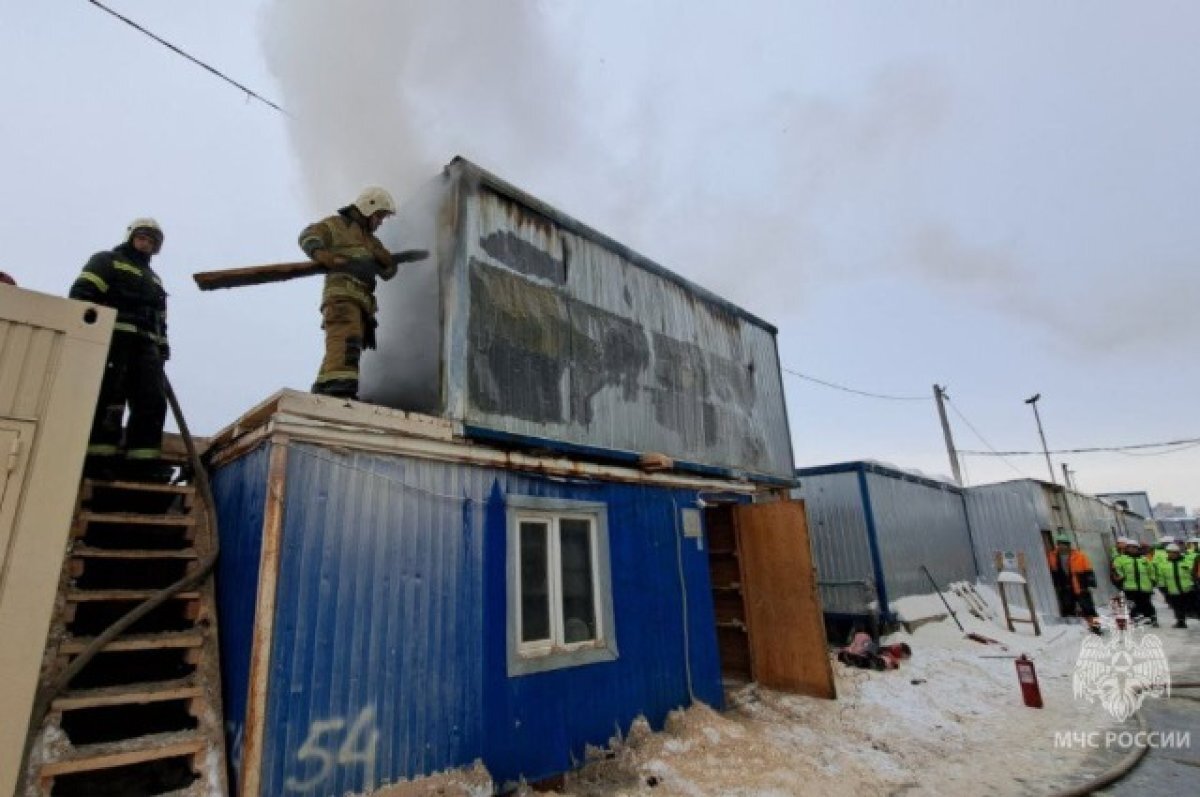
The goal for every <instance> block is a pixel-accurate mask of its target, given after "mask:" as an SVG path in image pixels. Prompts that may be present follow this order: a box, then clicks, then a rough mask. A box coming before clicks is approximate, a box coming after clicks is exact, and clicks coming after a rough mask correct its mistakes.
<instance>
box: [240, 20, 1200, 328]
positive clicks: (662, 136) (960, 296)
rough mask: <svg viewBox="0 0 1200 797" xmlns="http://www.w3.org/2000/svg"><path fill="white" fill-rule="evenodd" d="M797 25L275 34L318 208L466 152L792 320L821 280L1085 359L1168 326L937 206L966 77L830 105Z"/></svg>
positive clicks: (738, 298) (648, 23) (742, 300)
mask: <svg viewBox="0 0 1200 797" xmlns="http://www.w3.org/2000/svg"><path fill="white" fill-rule="evenodd" d="M797 18H799V19H800V21H801V23H803V15H802V14H800V13H797V12H795V11H794V9H793V8H792V6H791V4H790V3H787V2H785V0H755V1H754V2H748V3H743V4H738V5H737V6H736V7H734V6H733V5H731V4H724V3H711V4H706V3H695V2H691V1H690V0H689V1H688V2H682V0H661V2H656V3H644V2H634V1H633V0H607V2H605V3H599V4H582V3H567V2H561V1H560V2H553V1H552V0H541V1H540V2H539V1H538V0H505V1H504V2H495V1H494V0H438V2H428V1H427V0H344V2H338V3H332V2H329V1H328V0H275V1H274V2H273V3H272V4H271V5H269V6H268V8H267V10H266V12H265V13H264V17H263V20H262V37H263V40H264V46H265V49H266V52H267V55H268V59H269V62H270V64H271V68H272V70H273V72H274V73H275V75H276V77H277V78H278V80H279V82H280V85H281V88H282V92H283V104H284V105H285V107H286V108H287V109H288V112H289V114H290V115H291V121H290V128H291V135H292V139H293V142H294V146H295V150H296V154H297V156H298V158H299V159H300V161H301V162H302V167H303V174H304V177H305V180H306V190H307V192H308V194H309V198H310V200H311V203H312V208H313V210H314V212H327V211H328V210H330V209H332V208H333V207H336V206H338V205H340V204H341V203H344V202H346V201H348V200H349V198H350V197H352V196H354V194H355V193H356V192H357V191H358V189H359V188H360V187H362V186H363V185H366V184H370V183H378V184H382V185H385V186H387V187H388V188H390V189H391V190H392V191H393V192H394V193H395V194H396V196H397V198H398V199H401V200H402V199H403V198H404V197H406V196H408V195H409V194H410V193H411V192H412V191H413V190H414V189H415V188H416V187H417V186H418V185H420V184H421V183H423V182H424V181H425V180H427V179H429V178H430V177H431V176H433V175H434V174H436V173H437V171H438V170H439V169H440V167H441V166H442V165H444V164H445V163H446V162H447V161H449V160H450V158H452V157H453V156H454V155H458V154H461V155H464V156H466V157H468V158H470V159H472V160H474V161H476V162H477V163H479V164H480V165H481V166H483V167H485V168H487V169H489V170H492V171H494V172H496V173H497V174H499V175H500V176H501V177H503V178H505V179H507V180H509V181H511V182H513V183H515V184H516V185H518V186H520V187H522V188H524V189H526V190H529V191H530V192H532V193H534V194H535V195H538V196H540V197H542V198H544V199H546V200H548V201H550V202H551V203H552V204H555V205H556V206H558V207H560V208H561V209H562V210H564V211H566V212H567V213H570V214H571V215H573V216H575V217H577V218H579V219H580V220H581V221H584V222H585V223H588V224H590V225H592V226H594V227H597V228H599V229H600V230H602V231H603V232H605V233H608V234H609V235H612V236H613V237H615V238H617V239H618V240H621V241H623V242H624V243H627V244H629V245H630V246H631V247H633V248H634V249H636V250H638V251H641V252H642V253H644V254H645V255H647V256H649V257H651V258H653V259H656V260H658V261H660V262H661V263H662V264H663V265H664V266H666V267H667V268H670V269H672V270H674V271H677V272H679V273H681V274H683V275H684V276H686V277H688V278H690V279H692V280H694V281H696V282H699V283H700V284H702V285H704V286H705V287H708V288H710V289H712V290H714V291H716V292H717V293H719V294H722V295H725V296H728V297H729V298H731V299H732V300H733V301H735V302H737V303H739V304H742V305H743V306H745V307H747V308H748V309H750V310H751V311H753V312H756V313H759V314H760V315H763V316H765V317H767V318H769V319H771V320H775V321H778V322H785V321H786V320H787V316H788V315H790V314H793V313H794V312H795V310H796V308H797V306H798V305H801V304H802V303H803V302H804V300H805V299H806V298H807V297H809V296H812V295H813V294H814V293H815V292H816V291H817V290H818V289H819V287H820V285H821V284H822V283H823V282H827V281H830V280H842V279H854V278H859V277H871V276H875V275H881V274H887V275H893V276H894V275H896V274H901V275H907V276H909V277H911V278H912V279H914V280H920V281H922V282H926V283H930V284H934V285H937V286H940V287H941V288H942V289H945V290H946V291H947V297H946V298H947V301H965V302H967V303H970V304H972V305H978V306H984V307H988V308H990V309H993V310H996V311H999V312H1002V313H1004V314H1006V315H1009V316H1012V317H1015V318H1016V319H1018V320H1019V321H1022V322H1029V323H1034V324H1037V325H1039V326H1041V327H1043V328H1044V329H1046V330H1047V331H1048V332H1049V333H1050V334H1052V335H1053V337H1054V338H1055V339H1058V340H1064V341H1070V342H1072V343H1074V344H1075V345H1077V346H1081V347H1086V348H1099V349H1103V348H1106V347H1109V346H1111V345H1114V344H1119V343H1123V344H1125V345H1130V344H1134V343H1137V342H1138V341H1139V340H1141V339H1147V340H1152V339H1153V338H1154V337H1155V336H1157V335H1160V334H1171V333H1172V329H1169V328H1168V329H1165V330H1164V329H1163V328H1161V327H1159V326H1154V327H1148V326H1147V325H1146V324H1145V320H1146V317H1147V316H1148V315H1150V314H1151V313H1149V312H1148V311H1147V308H1149V307H1152V306H1154V305H1155V303H1156V302H1158V301H1161V300H1162V298H1163V297H1162V296H1161V295H1158V294H1156V293H1155V292H1154V291H1141V292H1139V291H1136V290H1133V291H1131V290H1130V289H1129V287H1128V286H1125V287H1124V288H1122V290H1121V291H1120V292H1118V293H1115V294H1108V293H1105V292H1102V291H1101V292H1099V293H1100V295H1092V296H1082V298H1084V299H1085V300H1087V302H1088V304H1087V311H1086V312H1084V313H1075V312H1072V309H1071V308H1072V307H1073V306H1074V304H1075V303H1076V301H1077V300H1078V299H1080V298H1081V294H1079V292H1078V291H1073V290H1062V289H1060V286H1058V285H1056V284H1054V283H1053V282H1052V281H1047V280H1046V279H1045V277H1046V276H1047V274H1049V273H1050V272H1052V271H1053V270H1054V268H1055V264H1054V263H1045V262H1039V261H1038V260H1037V259H1036V258H1037V257H1038V256H1039V255H1038V253H1037V252H1036V251H1033V250H1031V249H1030V248H1029V247H1026V248H1024V249H1022V248H1021V247H1013V248H1011V249H1009V248H997V247H995V246H994V245H993V244H992V243H991V242H987V243H985V244H981V243H979V242H977V241H973V240H972V239H971V236H970V235H967V234H964V233H963V232H962V231H960V230H958V229H955V227H954V222H953V221H951V220H949V219H948V218H942V217H939V216H940V214H942V213H945V214H947V215H950V214H955V213H956V212H957V210H958V208H957V207H954V202H955V200H954V199H950V198H947V197H946V196H944V194H945V190H943V191H942V192H941V194H939V195H937V196H935V197H933V198H930V197H929V196H925V197H921V196H920V192H921V190H922V188H923V186H924V185H925V184H926V183H927V181H928V180H927V178H928V174H929V172H930V171H936V170H937V169H938V164H939V162H940V160H941V159H942V156H941V154H940V149H939V147H940V146H942V145H944V144H945V143H946V142H944V141H939V136H940V135H941V134H942V133H944V132H945V131H946V128H947V126H948V124H949V123H950V122H949V120H950V119H951V118H952V117H953V115H954V113H955V112H956V110H957V102H956V101H957V100H958V99H959V98H958V97H957V96H956V95H955V88H956V87H955V86H954V84H953V78H952V76H951V73H950V72H948V71H947V70H946V69H944V68H941V67H940V65H939V64H936V63H925V62H921V61H914V60H910V61H907V62H904V63H892V64H890V65H889V66H887V67H886V68H883V69H882V70H881V71H880V72H879V73H878V74H876V75H875V77H874V79H873V80H871V79H867V80H866V81H865V82H864V81H863V80H849V81H845V82H844V83H843V85H842V86H841V87H840V88H839V89H838V92H837V100H836V101H835V100H832V99H829V98H827V97H826V96H823V95H822V94H820V93H819V92H818V90H817V89H816V88H812V87H815V86H826V85H831V84H836V83H837V82H838V81H837V76H829V75H823V76H816V77H814V76H812V75H806V74H802V73H795V72H794V71H789V70H794V69H795V68H796V67H795V65H794V64H795V63H799V62H800V60H798V59H795V58H794V55H795V53H794V52H792V51H790V50H789V47H791V46H792V45H791V44H789V42H794V41H803V40H804V37H803V36H802V35H800V33H799V31H798V30H788V29H787V25H788V24H789V23H788V22H787V21H786V20H789V19H790V20H791V21H792V23H793V24H795V22H796V19H797ZM776 25H778V26H780V27H779V28H778V29H777V28H776V27H775V26H776ZM806 87H808V88H806ZM956 121H959V122H960V121H961V119H959V120H956ZM947 168H951V169H952V168H953V167H947ZM963 196H965V197H968V198H970V197H971V196H972V195H971V193H970V186H968V185H964V186H963ZM922 200H923V204H922ZM973 212H976V213H978V214H986V213H987V212H988V210H987V208H986V207H980V208H978V209H977V210H975V211H973ZM1037 245H1038V244H1037V242H1036V241H1035V242H1033V246H1034V248H1035V249H1036V247H1037ZM1102 270H1103V271H1104V272H1106V273H1109V274H1118V273H1121V271H1122V270H1123V266H1122V264H1117V263H1109V264H1108V265H1106V266H1105V267H1104V268H1103V269H1102ZM1196 283H1197V280H1196V279H1190V281H1188V282H1187V285H1186V286H1185V290H1182V291H1177V292H1174V293H1173V294H1172V296H1195V295H1196V294H1197V287H1198V286H1197V284H1196ZM1143 294H1144V295H1143ZM1172 317H1175V316H1171V315H1167V316H1160V318H1163V319H1166V321H1169V320H1170V319H1171V318H1172ZM1178 317H1179V318H1182V317H1183V316H1182V315H1181V316H1178Z"/></svg>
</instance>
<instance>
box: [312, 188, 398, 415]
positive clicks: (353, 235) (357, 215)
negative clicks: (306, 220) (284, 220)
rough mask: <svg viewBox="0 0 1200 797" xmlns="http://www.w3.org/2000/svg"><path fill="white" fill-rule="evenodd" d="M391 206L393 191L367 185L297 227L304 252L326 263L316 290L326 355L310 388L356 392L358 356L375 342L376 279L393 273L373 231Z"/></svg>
mask: <svg viewBox="0 0 1200 797" xmlns="http://www.w3.org/2000/svg"><path fill="white" fill-rule="evenodd" d="M395 212H396V203H395V202H394V201H393V200H392V195H391V194H389V193H388V192H387V191H385V190H384V189H382V188H377V187H371V188H367V189H365V190H364V191H363V192H362V193H361V194H359V195H358V198H357V199H355V200H354V202H353V203H352V204H350V205H347V206H346V207H344V208H341V209H340V210H339V211H338V212H337V213H336V214H335V215H333V216H329V217H328V218H325V219H322V220H321V221H318V222H316V223H315V224H311V225H309V226H308V227H306V228H305V229H304V231H303V232H302V233H300V248H301V249H303V250H304V253H305V254H306V255H308V256H309V257H310V258H311V259H312V260H313V261H315V262H317V263H320V264H321V265H322V266H325V267H326V268H328V269H329V274H328V275H327V276H326V277H325V289H324V291H323V292H322V294H321V328H322V329H324V330H325V358H324V359H323V360H322V361H321V369H320V371H319V372H318V373H317V379H316V382H315V383H314V384H313V387H312V392H314V393H322V394H325V395H329V396H338V397H342V398H357V397H358V361H359V358H360V357H361V356H362V351H363V349H364V348H366V349H373V348H375V326H376V323H375V310H376V305H375V281H376V278H383V279H385V280H388V279H391V278H392V277H394V276H395V275H396V265H395V263H393V262H392V255H391V253H390V252H389V251H388V250H387V249H386V248H385V247H384V246H383V244H381V243H380V242H379V239H378V238H376V237H375V231H376V230H378V229H379V225H381V224H382V223H383V221H384V219H386V218H387V217H388V216H391V215H393V214H395Z"/></svg>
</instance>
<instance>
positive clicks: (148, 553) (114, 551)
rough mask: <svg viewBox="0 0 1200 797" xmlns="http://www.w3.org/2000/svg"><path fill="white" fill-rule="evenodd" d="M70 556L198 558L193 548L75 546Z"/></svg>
mask: <svg viewBox="0 0 1200 797" xmlns="http://www.w3.org/2000/svg"><path fill="white" fill-rule="evenodd" d="M71 556H73V557H75V558H77V559H198V558H199V557H200V555H199V554H198V553H196V549H195V548H183V549H181V550H177V551H170V550H168V551H160V550H156V549H143V548H93V547H91V546H88V545H77V546H75V548H73V549H72V550H71Z"/></svg>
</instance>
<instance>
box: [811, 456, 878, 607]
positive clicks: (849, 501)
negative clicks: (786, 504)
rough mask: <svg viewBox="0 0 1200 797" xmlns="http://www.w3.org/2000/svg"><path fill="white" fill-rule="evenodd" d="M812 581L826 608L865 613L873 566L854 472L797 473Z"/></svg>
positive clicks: (873, 583) (873, 586)
mask: <svg viewBox="0 0 1200 797" xmlns="http://www.w3.org/2000/svg"><path fill="white" fill-rule="evenodd" d="M792 495H793V497H796V498H802V499H804V510H805V513H806V514H807V516H808V535H809V539H810V541H811V543H812V550H813V563H814V564H815V566H816V568H817V585H818V587H819V589H820V593H821V604H822V608H823V609H824V611H825V613H826V614H835V615H837V614H852V615H864V614H868V613H869V612H870V610H871V606H870V604H871V603H872V602H873V601H875V600H876V592H875V590H876V570H875V565H874V562H873V560H872V554H871V543H870V539H869V536H868V534H867V515H866V506H865V505H864V504H863V500H862V485H861V483H860V481H859V477H858V473H857V472H846V473H828V474H825V475H822V476H819V477H807V476H805V477H802V478H801V480H800V487H799V488H797V489H796V490H794V491H793V492H792Z"/></svg>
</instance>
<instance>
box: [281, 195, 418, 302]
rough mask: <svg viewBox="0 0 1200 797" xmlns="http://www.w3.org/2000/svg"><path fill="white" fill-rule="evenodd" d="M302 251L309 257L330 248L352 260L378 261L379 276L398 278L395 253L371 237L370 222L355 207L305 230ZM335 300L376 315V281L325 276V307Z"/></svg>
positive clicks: (301, 239)
mask: <svg viewBox="0 0 1200 797" xmlns="http://www.w3.org/2000/svg"><path fill="white" fill-rule="evenodd" d="M300 248H301V249H303V250H304V253H305V254H307V255H308V256H309V257H312V253H313V252H314V251H316V250H317V249H328V250H329V251H330V252H332V253H333V254H335V255H341V256H342V257H345V258H347V259H350V260H374V261H375V262H376V263H378V264H379V275H380V276H381V277H383V278H384V279H385V280H386V279H391V278H392V277H394V276H395V275H396V264H395V263H393V262H392V255H391V253H390V252H388V250H387V248H386V247H384V245H383V244H381V243H380V242H379V239H378V238H376V237H375V236H374V235H372V234H371V232H370V230H369V229H368V227H367V221H366V219H364V218H363V217H362V214H360V213H359V212H358V211H357V210H355V209H354V208H353V207H349V208H342V210H340V211H338V213H337V214H336V215H333V216H329V217H328V218H325V219H321V220H320V221H318V222H316V223H315V224H310V225H309V226H308V227H305V228H304V231H303V232H301V233H300ZM331 301H351V302H354V303H355V304H357V305H358V306H359V307H361V308H362V309H363V311H364V312H366V313H368V314H370V315H374V314H375V309H376V305H375V283H374V280H372V281H371V282H370V283H367V282H364V281H362V280H360V279H356V278H354V277H352V276H350V275H349V274H343V273H339V272H332V273H330V274H328V275H326V277H325V289H324V291H323V292H322V293H321V306H322V307H323V306H325V304H326V303H328V302H331Z"/></svg>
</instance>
